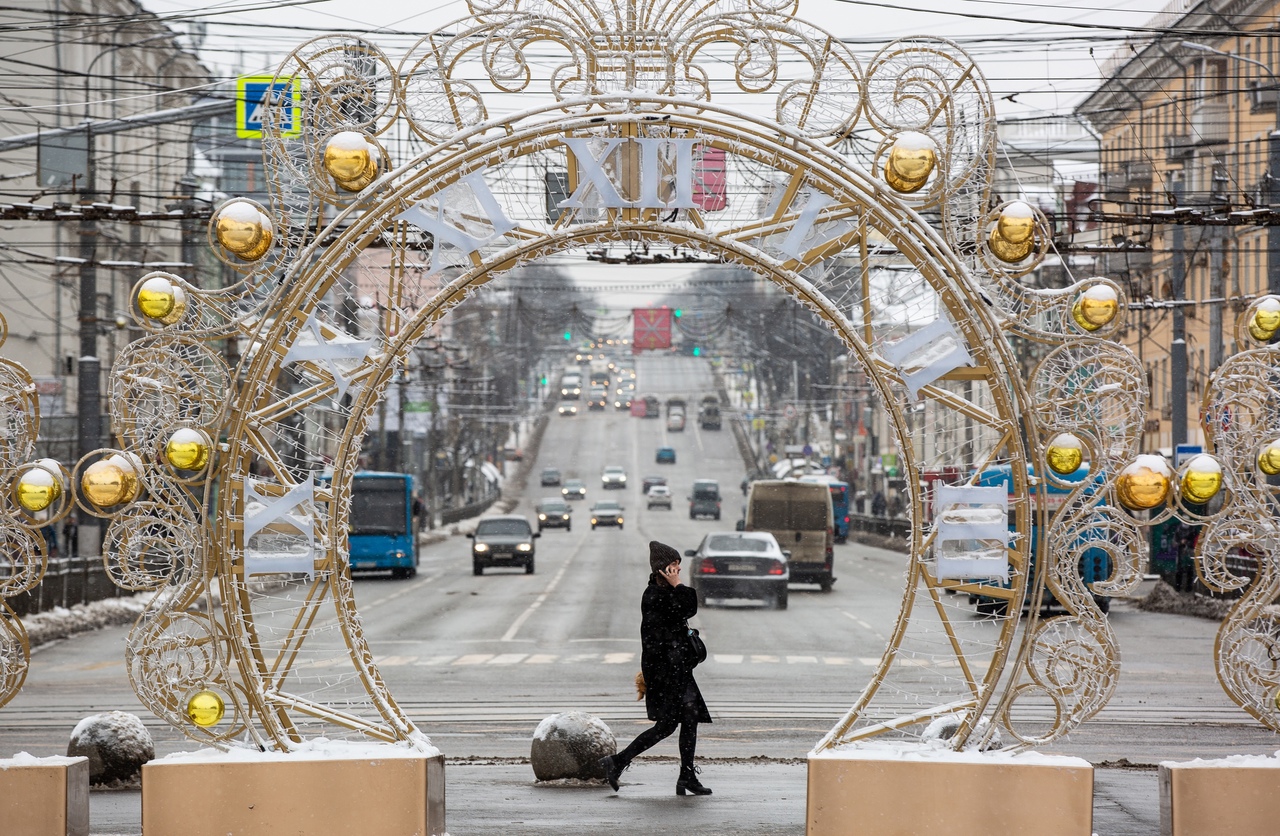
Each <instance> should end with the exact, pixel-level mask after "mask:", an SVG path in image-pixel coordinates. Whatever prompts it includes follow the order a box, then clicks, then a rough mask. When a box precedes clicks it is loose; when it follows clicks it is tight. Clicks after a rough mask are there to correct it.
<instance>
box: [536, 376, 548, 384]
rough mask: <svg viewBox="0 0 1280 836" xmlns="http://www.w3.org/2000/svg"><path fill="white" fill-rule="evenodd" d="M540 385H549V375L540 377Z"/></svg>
mask: <svg viewBox="0 0 1280 836" xmlns="http://www.w3.org/2000/svg"><path fill="white" fill-rule="evenodd" d="M538 385H539V386H546V385H547V376H546V375H545V374H544V375H543V376H542V377H540V378H538Z"/></svg>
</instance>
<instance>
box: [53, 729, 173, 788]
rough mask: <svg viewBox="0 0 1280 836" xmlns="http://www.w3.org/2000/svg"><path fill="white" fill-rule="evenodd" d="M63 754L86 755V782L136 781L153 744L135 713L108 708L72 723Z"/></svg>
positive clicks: (140, 774)
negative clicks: (108, 709)
mask: <svg viewBox="0 0 1280 836" xmlns="http://www.w3.org/2000/svg"><path fill="white" fill-rule="evenodd" d="M67 756H68V757H83V758H88V759H89V783H90V784H117V785H119V784H136V783H137V782H138V780H139V779H140V778H141V777H142V765H143V764H144V763H146V762H147V761H149V760H151V759H152V758H154V757H155V756H156V747H155V744H154V743H153V742H152V741H151V732H149V731H147V727H146V726H144V725H142V720H140V719H138V716H137V715H136V714H129V713H127V712H124V711H108V712H106V713H105V714H94V715H93V716H92V717H86V718H84V719H83V720H81V721H80V722H79V723H77V724H76V727H75V729H74V730H72V732H71V742H70V743H68V744H67Z"/></svg>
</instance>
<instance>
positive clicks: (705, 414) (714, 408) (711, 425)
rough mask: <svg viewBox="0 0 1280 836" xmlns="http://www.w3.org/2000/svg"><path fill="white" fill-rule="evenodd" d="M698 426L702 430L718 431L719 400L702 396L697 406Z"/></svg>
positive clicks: (714, 397)
mask: <svg viewBox="0 0 1280 836" xmlns="http://www.w3.org/2000/svg"><path fill="white" fill-rule="evenodd" d="M698 426H700V427H702V429H704V430H718V429H720V398H718V397H717V396H715V395H703V396H702V402H701V403H700V404H699V406H698Z"/></svg>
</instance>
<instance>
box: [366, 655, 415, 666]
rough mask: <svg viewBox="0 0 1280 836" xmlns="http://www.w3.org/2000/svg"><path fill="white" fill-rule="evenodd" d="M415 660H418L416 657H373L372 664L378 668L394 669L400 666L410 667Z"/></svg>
mask: <svg viewBox="0 0 1280 836" xmlns="http://www.w3.org/2000/svg"><path fill="white" fill-rule="evenodd" d="M417 659H418V657H417V656H382V657H378V656H375V657H374V659H373V663H374V664H375V665H377V666H378V667H380V668H381V667H384V666H385V667H388V668H394V667H398V666H400V665H412V664H413V663H414V662H415V661H417Z"/></svg>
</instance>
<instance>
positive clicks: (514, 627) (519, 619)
mask: <svg viewBox="0 0 1280 836" xmlns="http://www.w3.org/2000/svg"><path fill="white" fill-rule="evenodd" d="M581 549H582V544H581V543H579V545H578V548H576V549H574V550H573V554H571V555H569V557H568V559H567V560H565V562H564V565H563V566H561V567H560V571H559V572H556V574H555V577H553V578H552V579H551V583H549V584H547V588H546V589H544V590H542V594H541V595H539V596H538V597H537V598H535V599H534V601H533V603H532V604H530V605H529V606H528V607H527V608H525V611H524V612H522V613H520V615H518V616H516V620H515V621H513V622H511V626H510V627H508V628H507V632H505V633H503V634H502V638H501V639H499V641H504V642H509V641H513V640H514V639H515V637H516V633H518V632H520V628H521V627H523V626H524V623H525V622H526V621H527V620H528V619H529V616H531V615H533V613H534V611H536V610H537V609H538V607H540V606H542V602H543V601H545V600H547V596H548V595H550V594H551V593H552V592H553V591H554V590H555V588H556V586H557V585H558V584H559V583H560V579H561V578H563V577H564V573H565V572H566V571H568V569H569V566H570V565H572V564H573V559H574V558H575V557H577V556H578V552H579V551H580V550H581Z"/></svg>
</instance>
